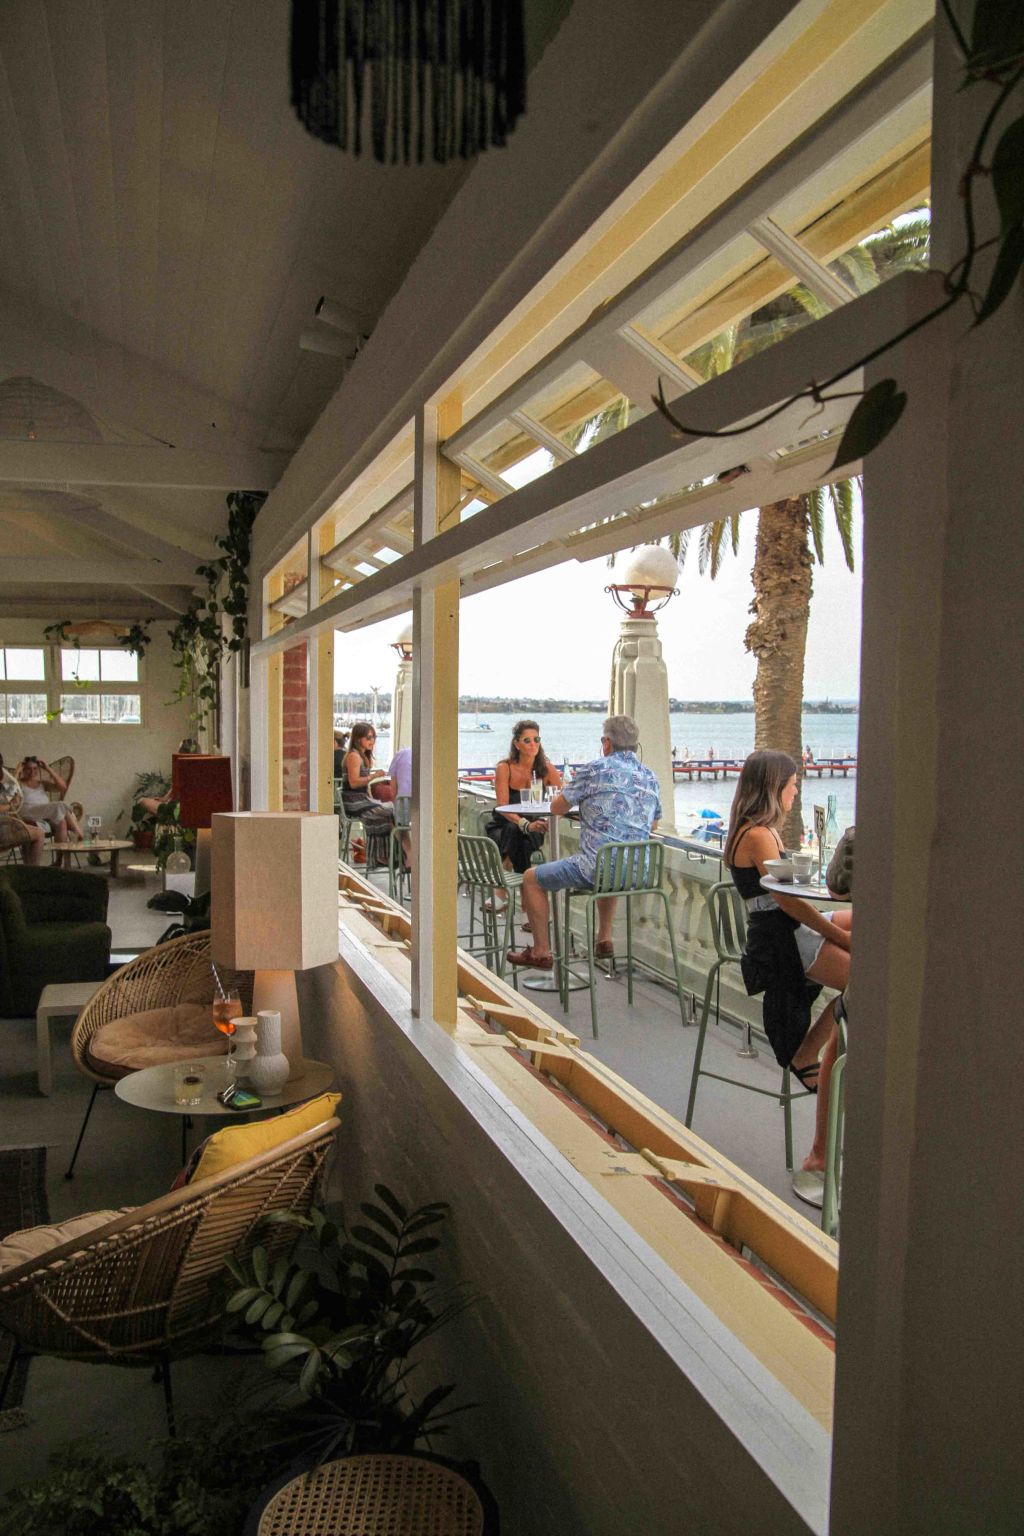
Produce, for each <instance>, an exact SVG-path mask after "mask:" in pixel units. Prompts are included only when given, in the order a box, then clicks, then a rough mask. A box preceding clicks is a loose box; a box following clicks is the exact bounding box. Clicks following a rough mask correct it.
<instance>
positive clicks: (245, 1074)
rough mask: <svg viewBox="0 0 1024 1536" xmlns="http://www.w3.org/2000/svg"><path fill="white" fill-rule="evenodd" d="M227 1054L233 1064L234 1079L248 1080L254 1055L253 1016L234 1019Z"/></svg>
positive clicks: (254, 1028)
mask: <svg viewBox="0 0 1024 1536" xmlns="http://www.w3.org/2000/svg"><path fill="white" fill-rule="evenodd" d="M228 1055H229V1056H230V1058H231V1061H232V1063H233V1064H234V1069H235V1080H236V1081H237V1082H239V1083H245V1082H248V1081H249V1073H250V1071H251V1070H252V1062H253V1059H254V1057H255V1055H256V1020H255V1019H254V1018H242V1019H236V1020H235V1032H234V1034H233V1035H232V1036H231V1044H230V1046H229V1047H228Z"/></svg>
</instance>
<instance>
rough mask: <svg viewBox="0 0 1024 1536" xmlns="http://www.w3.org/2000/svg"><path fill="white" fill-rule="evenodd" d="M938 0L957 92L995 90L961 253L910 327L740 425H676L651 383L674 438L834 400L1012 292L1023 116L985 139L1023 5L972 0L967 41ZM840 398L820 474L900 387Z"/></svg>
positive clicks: (972, 171)
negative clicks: (913, 343)
mask: <svg viewBox="0 0 1024 1536" xmlns="http://www.w3.org/2000/svg"><path fill="white" fill-rule="evenodd" d="M939 3H940V9H941V11H942V15H943V17H944V18H945V22H946V25H947V26H948V28H949V30H950V32H951V34H952V36H953V40H954V43H955V46H956V47H957V49H958V50H959V52H960V54H961V56H962V58H963V85H962V89H964V90H968V89H970V90H978V89H985V88H990V89H991V90H993V91H994V92H995V95H994V98H993V100H992V102H991V105H990V106H989V109H988V111H987V112H986V113H985V116H984V119H983V121H982V124H981V127H980V129H979V130H978V134H977V137H976V139H975V143H974V147H973V150H972V152H971V154H970V156H969V158H968V162H967V168H966V170H965V171H964V175H963V180H962V183H961V197H962V200H963V219H964V250H963V255H962V256H961V257H960V259H959V260H958V261H956V262H955V263H954V264H953V266H952V267H950V269H949V270H948V271H947V272H945V273H943V279H944V283H943V288H944V293H943V298H942V299H941V300H940V302H939V303H937V304H935V305H934V306H933V307H932V308H931V309H930V310H928V311H927V313H926V314H924V315H922V316H921V317H920V318H919V319H917V320H915V321H914V322H913V323H912V324H910V325H908V326H905V327H904V328H903V329H902V330H900V331H898V332H897V333H896V334H895V335H894V336H890V337H889V338H888V339H887V340H886V341H884V342H882V343H881V344H880V345H878V346H877V347H874V348H872V350H871V351H870V352H866V353H865V354H864V355H863V356H861V357H858V358H856V359H855V360H854V361H853V362H851V363H848V364H847V365H846V366H845V367H843V368H841V369H840V370H839V371H838V372H837V373H834V374H832V376H831V377H830V378H828V379H824V380H823V381H822V382H821V383H811V384H809V385H808V386H807V387H806V388H805V389H801V390H798V391H797V393H796V394H794V395H791V396H790V397H789V398H788V399H786V400H783V401H782V403H781V404H779V405H776V406H773V407H772V409H771V410H769V411H766V412H764V414H763V415H761V416H759V417H758V418H757V419H756V420H754V421H748V422H747V423H746V424H745V425H744V426H742V427H730V428H725V429H722V430H720V431H709V430H706V429H704V428H701V427H698V426H696V425H694V426H688V425H686V424H685V423H684V422H682V421H680V420H679V418H678V417H677V416H676V415H675V414H674V413H673V412H672V411H671V410H670V408H669V406H668V404H667V402H666V400H665V396H664V392H663V390H662V388H661V385H660V383H659V386H658V394H657V395H656V396H655V397H654V404H655V405H656V406H657V408H658V410H659V411H660V412H661V413H662V415H663V416H664V417H665V418H666V420H668V421H669V422H670V423H671V424H672V426H673V427H674V428H675V429H676V431H677V432H678V433H679V434H680V435H681V436H684V437H692V438H698V437H713V438H726V437H740V436H742V435H743V434H744V433H746V432H751V431H753V430H754V429H755V428H757V427H761V426H763V425H764V424H765V423H766V422H768V421H771V420H772V419H773V418H774V417H776V416H779V415H781V414H782V412H783V411H786V410H788V409H789V407H790V406H791V405H794V404H796V402H797V401H799V400H811V401H813V402H814V403H815V404H818V405H820V404H821V403H822V402H823V401H826V400H839V399H843V398H844V394H843V393H842V392H840V393H839V394H835V393H830V391H832V390H834V387H835V385H837V384H839V383H841V382H842V380H843V379H845V378H848V377H849V375H850V374H851V373H854V372H856V371H857V370H858V369H861V368H865V367H867V366H868V365H869V364H870V363H874V362H876V361H877V360H878V359H879V358H880V357H884V356H885V355H886V354H887V353H888V352H891V351H892V349H893V348H894V347H896V346H899V344H900V343H901V342H903V341H906V340H907V338H908V337H910V336H913V335H914V333H915V332H916V331H919V330H921V329H922V328H923V327H924V326H926V325H930V324H931V323H932V322H933V321H934V320H937V319H938V318H939V316H940V315H944V314H945V313H946V312H947V310H950V309H952V308H953V307H954V305H957V304H959V303H960V302H961V300H966V301H967V303H969V304H970V306H971V308H972V310H973V312H974V327H975V328H977V327H978V326H979V325H983V324H984V323H985V322H986V321H988V320H990V319H991V318H992V316H993V315H994V314H996V313H997V312H998V310H999V309H1000V308H1001V307H1002V305H1003V304H1004V303H1005V302H1006V300H1007V299H1008V298H1009V296H1010V294H1011V293H1012V291H1013V289H1014V287H1015V286H1016V284H1017V282H1018V279H1019V278H1020V276H1021V273H1022V271H1024V116H1020V115H1018V116H1017V117H1015V118H1013V120H1012V121H1011V122H1009V123H1007V124H1005V126H1004V127H1003V129H1002V132H1001V133H999V136H998V138H996V137H995V136H996V134H997V132H998V126H999V123H1000V119H1001V118H1002V117H1003V114H1004V108H1005V107H1006V106H1007V104H1008V102H1009V101H1010V100H1011V98H1012V97H1013V95H1014V93H1015V92H1016V91H1017V90H1018V88H1019V87H1020V85H1021V82H1022V81H1024V6H1022V5H1020V4H1019V3H1015V0H977V3H976V5H975V7H974V16H973V22H972V25H971V30H970V36H969V37H968V35H967V32H966V31H965V29H964V28H963V27H962V26H961V25H960V22H959V20H958V19H957V15H956V11H955V9H954V5H953V0H939ZM993 140H995V142H994V143H993ZM979 181H991V184H992V192H993V196H994V197H995V202H996V208H997V210H998V213H999V222H1000V228H999V233H998V235H994V236H993V237H992V238H991V239H989V240H979V238H978V230H977V209H976V205H975V200H976V194H977V188H978V183H979ZM993 245H997V246H998V247H999V249H998V252H997V254H996V260H995V263H994V265H993V268H992V271H991V274H990V275H989V279H988V285H987V287H986V289H985V291H984V293H981V292H978V291H976V289H975V288H974V286H973V282H974V275H975V263H976V260H977V258H978V256H979V255H980V254H981V252H982V251H984V250H985V249H987V248H988V247H990V246H993ZM846 394H847V395H852V394H855V395H856V396H857V397H858V399H857V404H856V406H855V407H854V409H853V412H852V413H851V416H850V419H849V421H848V422H847V425H846V430H845V431H844V433H843V436H842V438H841V440H840V443H839V448H838V450H837V452H836V456H835V459H834V460H833V463H832V466H831V469H830V471H829V473H830V475H831V474H834V473H835V471H836V470H837V469H840V468H841V467H843V466H844V465H846V464H850V463H852V462H854V461H855V460H856V459H858V458H863V457H864V455H865V454H868V453H870V452H871V451H872V449H874V448H877V447H878V445H879V443H881V442H883V441H884V439H885V438H886V437H888V435H889V433H890V432H891V431H892V430H893V428H894V427H895V426H896V424H897V422H898V421H899V419H900V417H901V416H902V414H903V411H904V408H905V406H906V403H907V396H906V391H905V390H902V389H900V387H899V385H898V383H897V381H896V380H895V379H892V378H885V379H879V380H878V382H877V383H876V384H873V385H872V386H871V388H870V389H868V390H866V391H865V392H863V393H861V392H860V391H855V392H850V391H847V392H846Z"/></svg>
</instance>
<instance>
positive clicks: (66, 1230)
mask: <svg viewBox="0 0 1024 1536" xmlns="http://www.w3.org/2000/svg"><path fill="white" fill-rule="evenodd" d="M130 1210H132V1207H131V1206H130V1205H126V1206H123V1207H122V1208H121V1210H119V1211H87V1212H86V1214H85V1215H84V1216H72V1217H71V1218H70V1220H69V1221H58V1222H52V1223H50V1224H49V1225H47V1226H45V1227H24V1228H23V1229H22V1230H21V1231H20V1232H12V1233H11V1234H10V1236H9V1237H5V1238H4V1240H3V1242H2V1243H0V1272H3V1271H4V1270H7V1269H17V1267H18V1265H19V1264H27V1263H28V1261H29V1259H38V1258H39V1257H40V1255H41V1254H44V1253H48V1252H49V1251H50V1249H51V1248H59V1247H60V1246H61V1245H62V1244H63V1243H70V1242H71V1241H72V1240H73V1239H75V1238H78V1237H85V1236H87V1235H88V1233H90V1232H91V1231H93V1229H94V1228H97V1229H98V1228H99V1227H106V1226H109V1225H110V1223H111V1222H112V1221H116V1220H117V1218H118V1217H119V1216H125V1215H127V1213H128V1212H129V1211H130Z"/></svg>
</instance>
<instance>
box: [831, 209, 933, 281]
mask: <svg viewBox="0 0 1024 1536" xmlns="http://www.w3.org/2000/svg"><path fill="white" fill-rule="evenodd" d="M930 246H931V209H930V208H928V207H926V206H925V207H921V208H912V209H911V210H910V211H909V212H908V213H901V214H898V215H897V216H896V218H894V219H892V220H891V221H890V222H889V223H888V224H883V225H882V226H881V228H880V229H876V230H873V231H872V233H871V234H870V235H866V236H865V237H864V239H863V240H860V241H858V242H857V244H856V245H851V246H849V247H847V249H846V250H845V251H843V252H842V254H841V255H839V256H837V257H836V259H835V260H834V261H830V262H829V267H830V269H831V270H832V271H833V272H834V273H835V275H836V277H838V278H839V279H840V280H841V281H842V282H844V283H846V284H847V286H848V287H850V288H852V289H853V290H854V292H855V293H866V292H867V291H868V289H869V288H877V287H878V285H879V283H884V282H885V281H886V279H887V278H890V277H895V276H896V274H897V272H925V271H927V269H928V255H929V250H930Z"/></svg>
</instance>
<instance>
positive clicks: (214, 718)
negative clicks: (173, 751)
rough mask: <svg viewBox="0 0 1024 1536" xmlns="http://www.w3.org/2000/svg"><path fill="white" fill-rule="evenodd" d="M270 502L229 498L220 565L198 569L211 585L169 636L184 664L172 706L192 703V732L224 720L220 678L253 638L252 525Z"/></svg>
mask: <svg viewBox="0 0 1024 1536" xmlns="http://www.w3.org/2000/svg"><path fill="white" fill-rule="evenodd" d="M265 500H266V495H265V493H264V492H262V491H232V492H231V494H230V495H229V496H228V498H227V507H228V528H227V533H226V534H225V536H224V538H222V539H218V540H217V547H218V548H219V549H220V550H221V551H222V553H221V554H220V555H219V556H218V558H217V559H216V560H211V561H209V562H208V563H207V564H205V565H199V566H197V567H196V575H197V576H199V577H201V578H202V580H203V581H204V582H205V583H206V590H205V592H203V593H197V594H196V595H194V596H193V597H192V598H191V599H190V601H189V605H188V607H187V608H186V609H185V612H184V613H183V614H182V615H181V616H180V618H179V619H178V621H177V623H176V624H175V626H174V628H173V629H171V630H169V631H168V635H169V638H170V642H171V649H172V651H173V652H174V654H175V656H176V657H177V658H178V660H177V667H178V672H179V677H178V686H177V689H176V690H175V693H174V697H173V699H172V700H171V701H170V702H171V703H177V702H178V701H179V700H182V699H184V700H186V701H187V703H188V720H189V729H190V732H194V733H196V734H198V732H199V731H201V730H202V729H203V728H204V727H206V726H207V725H210V724H212V726H213V728H214V732H215V734H216V732H217V727H218V725H219V717H220V674H221V666H222V664H223V662H224V660H225V658H226V657H227V656H229V655H233V654H234V653H235V652H237V651H240V650H241V649H242V647H243V646H244V645H245V642H246V640H247V638H248V617H247V614H248V605H249V556H250V550H251V539H252V525H253V523H254V522H255V520H256V514H257V512H258V511H259V509H260V507H261V506H262V505H263V503H264V501H265Z"/></svg>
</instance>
